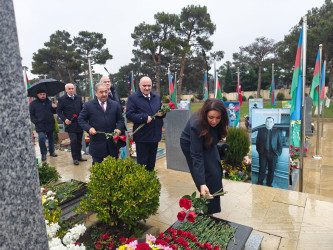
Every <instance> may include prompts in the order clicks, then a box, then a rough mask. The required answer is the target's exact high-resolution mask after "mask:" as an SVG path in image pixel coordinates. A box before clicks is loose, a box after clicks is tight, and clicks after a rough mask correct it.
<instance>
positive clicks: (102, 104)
mask: <svg viewBox="0 0 333 250" xmlns="http://www.w3.org/2000/svg"><path fill="white" fill-rule="evenodd" d="M101 107H102V109H103V111H104V112H105V108H104V102H101Z"/></svg>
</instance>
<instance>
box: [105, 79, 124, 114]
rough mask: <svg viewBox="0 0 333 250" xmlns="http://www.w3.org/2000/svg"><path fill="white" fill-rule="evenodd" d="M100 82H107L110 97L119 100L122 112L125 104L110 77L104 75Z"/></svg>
mask: <svg viewBox="0 0 333 250" xmlns="http://www.w3.org/2000/svg"><path fill="white" fill-rule="evenodd" d="M100 82H102V83H105V84H106V86H107V88H108V98H109V99H110V100H112V101H116V102H118V103H119V105H120V107H121V112H123V111H124V105H123V104H122V102H121V100H120V98H119V95H118V93H117V91H116V89H115V88H114V87H113V86H112V84H111V80H110V78H109V77H108V76H103V77H102V78H101V80H100Z"/></svg>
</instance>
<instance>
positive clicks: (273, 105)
mask: <svg viewBox="0 0 333 250" xmlns="http://www.w3.org/2000/svg"><path fill="white" fill-rule="evenodd" d="M272 84H273V85H275V82H274V63H272ZM273 90H274V92H273V95H275V86H274V89H273ZM271 98H272V97H271ZM273 100H274V105H273V108H274V107H275V96H273Z"/></svg>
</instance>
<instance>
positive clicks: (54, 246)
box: [49, 238, 67, 250]
mask: <svg viewBox="0 0 333 250" xmlns="http://www.w3.org/2000/svg"><path fill="white" fill-rule="evenodd" d="M49 248H50V250H63V249H67V247H65V246H64V245H63V244H62V242H61V240H60V239H59V238H53V239H51V240H50V241H49Z"/></svg>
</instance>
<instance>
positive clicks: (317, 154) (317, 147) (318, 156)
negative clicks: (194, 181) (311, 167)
mask: <svg viewBox="0 0 333 250" xmlns="http://www.w3.org/2000/svg"><path fill="white" fill-rule="evenodd" d="M322 49H323V45H322V44H319V86H318V109H317V111H318V112H317V142H316V155H314V156H312V158H314V159H316V160H320V159H322V158H323V157H321V156H320V155H319V140H320V139H319V127H320V94H321V57H322Z"/></svg>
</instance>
